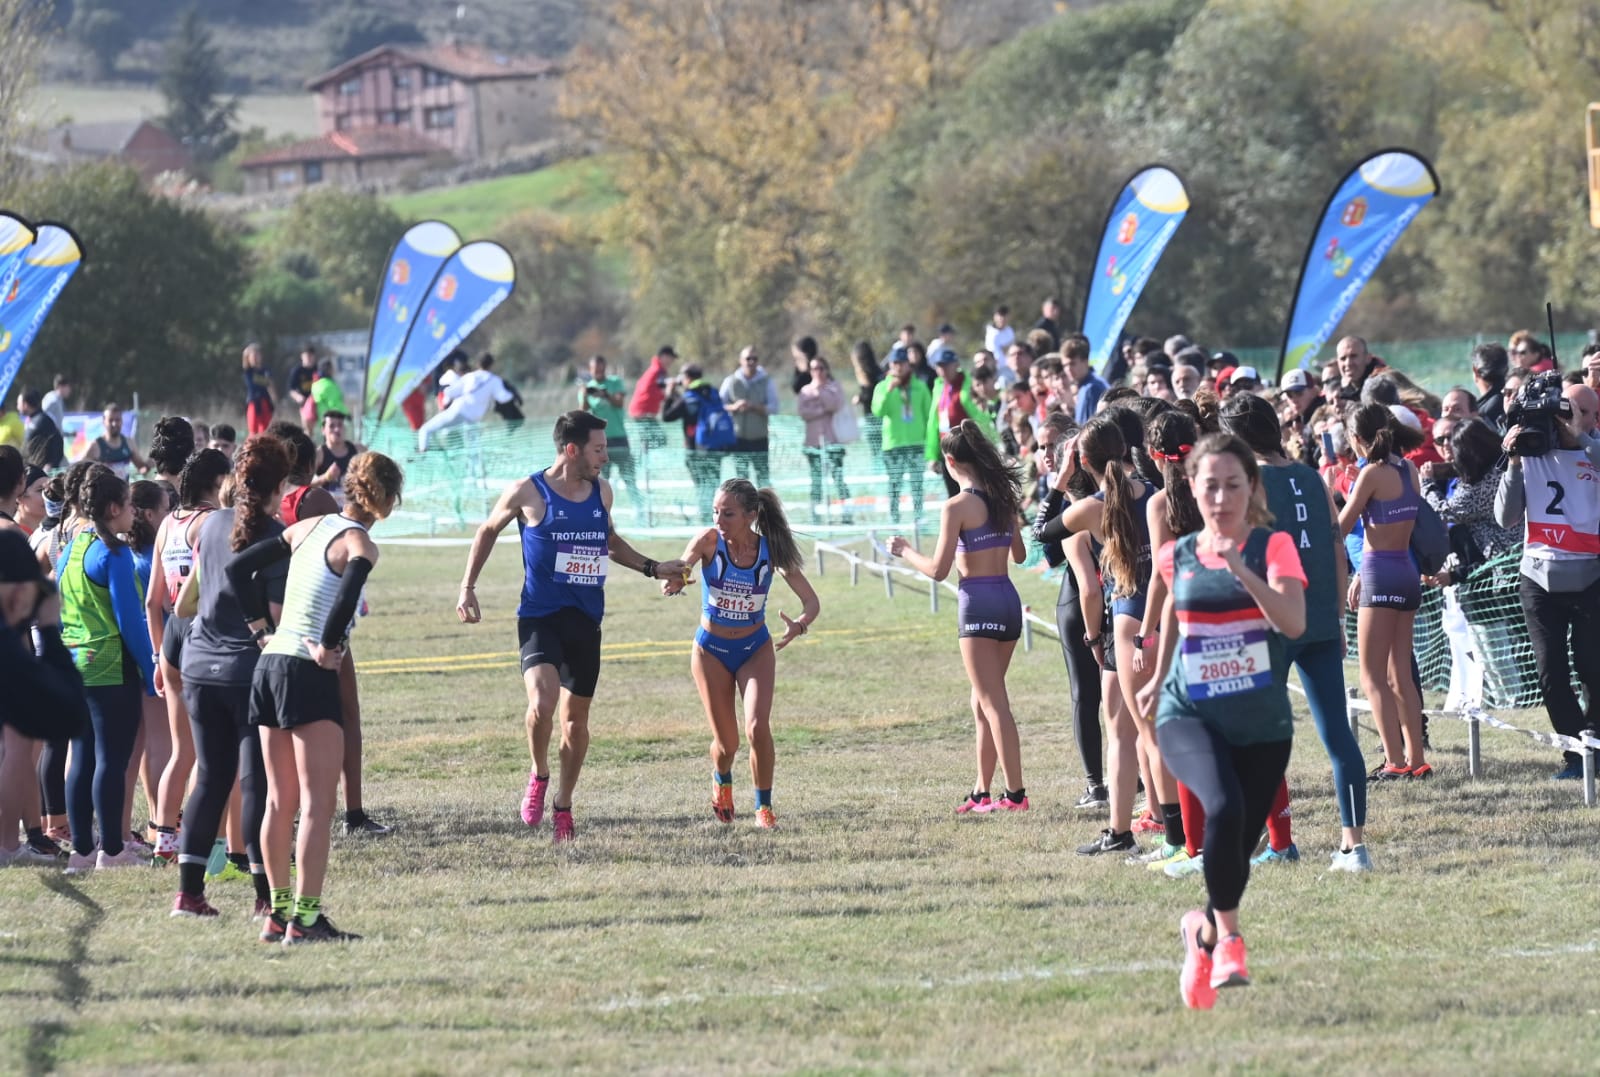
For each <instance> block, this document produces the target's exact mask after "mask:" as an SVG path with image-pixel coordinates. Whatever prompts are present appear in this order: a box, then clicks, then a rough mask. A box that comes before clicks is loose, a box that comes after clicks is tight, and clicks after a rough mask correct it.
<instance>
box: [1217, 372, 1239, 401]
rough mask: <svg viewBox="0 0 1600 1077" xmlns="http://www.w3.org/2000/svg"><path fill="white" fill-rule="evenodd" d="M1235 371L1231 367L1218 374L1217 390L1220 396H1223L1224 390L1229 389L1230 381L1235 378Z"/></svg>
mask: <svg viewBox="0 0 1600 1077" xmlns="http://www.w3.org/2000/svg"><path fill="white" fill-rule="evenodd" d="M1234 369H1235V368H1234V367H1231V366H1230V367H1223V368H1222V371H1221V372H1220V373H1218V374H1217V380H1216V389H1217V394H1218V395H1219V396H1220V395H1221V394H1222V390H1223V389H1225V388H1227V385H1228V381H1229V380H1230V379H1231V378H1232V377H1233V372H1234Z"/></svg>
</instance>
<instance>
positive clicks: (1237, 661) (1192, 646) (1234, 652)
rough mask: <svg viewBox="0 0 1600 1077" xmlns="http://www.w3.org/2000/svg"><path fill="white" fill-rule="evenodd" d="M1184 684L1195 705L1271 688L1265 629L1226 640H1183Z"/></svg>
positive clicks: (1232, 636)
mask: <svg viewBox="0 0 1600 1077" xmlns="http://www.w3.org/2000/svg"><path fill="white" fill-rule="evenodd" d="M1183 680H1184V683H1185V684H1187V685H1188V688H1189V698H1190V699H1192V700H1194V701H1195V702H1196V703H1203V702H1205V701H1206V700H1210V699H1217V698H1220V697H1222V696H1231V695H1237V694H1238V693H1240V692H1253V691H1255V690H1257V689H1259V688H1266V687H1268V686H1269V685H1271V684H1272V655H1271V653H1270V652H1269V651H1268V650H1267V633H1266V630H1265V629H1259V628H1257V629H1252V630H1250V631H1246V632H1233V633H1229V634H1228V635H1225V636H1185V637H1184V639H1183Z"/></svg>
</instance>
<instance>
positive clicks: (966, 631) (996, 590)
mask: <svg viewBox="0 0 1600 1077" xmlns="http://www.w3.org/2000/svg"><path fill="white" fill-rule="evenodd" d="M957 593H958V595H959V606H960V610H961V621H960V624H961V632H960V633H959V634H960V635H961V636H962V637H966V636H977V637H980V638H982V639H997V640H1000V641H1001V642H1010V641H1012V640H1016V639H1020V638H1021V637H1022V599H1021V598H1019V597H1018V596H1017V589H1016V588H1015V587H1013V586H1012V585H1011V577H1009V576H963V577H962V578H961V583H960V585H959V586H958V587H957Z"/></svg>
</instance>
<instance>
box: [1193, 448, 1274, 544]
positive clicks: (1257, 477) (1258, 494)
mask: <svg viewBox="0 0 1600 1077" xmlns="http://www.w3.org/2000/svg"><path fill="white" fill-rule="evenodd" d="M1217 455H1225V456H1231V457H1233V458H1234V459H1235V460H1238V461H1239V466H1240V467H1242V468H1243V469H1244V475H1245V478H1247V479H1249V480H1250V510H1249V512H1248V513H1246V515H1245V520H1246V522H1247V523H1249V525H1250V526H1251V527H1271V526H1272V513H1271V512H1269V511H1268V510H1267V497H1266V494H1265V492H1264V491H1263V489H1262V486H1261V465H1260V464H1258V463H1256V454H1255V452H1254V451H1252V450H1251V448H1250V446H1248V445H1246V444H1245V443H1244V441H1243V440H1241V439H1240V438H1237V437H1234V436H1233V435H1232V434H1207V435H1206V436H1205V437H1203V438H1201V439H1200V444H1198V445H1196V446H1195V447H1194V452H1192V453H1190V454H1189V462H1188V463H1187V464H1186V465H1184V470H1185V471H1186V472H1187V473H1188V475H1189V478H1190V479H1193V478H1194V477H1195V476H1196V475H1197V474H1199V472H1200V461H1202V460H1204V459H1205V458H1206V457H1208V456H1217Z"/></svg>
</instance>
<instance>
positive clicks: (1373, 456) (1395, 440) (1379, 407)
mask: <svg viewBox="0 0 1600 1077" xmlns="http://www.w3.org/2000/svg"><path fill="white" fill-rule="evenodd" d="M1349 428H1350V433H1351V435H1352V440H1354V439H1355V438H1359V439H1360V440H1361V442H1362V444H1364V445H1366V446H1367V463H1368V464H1387V463H1388V462H1389V460H1390V458H1392V457H1395V456H1403V455H1404V454H1406V453H1408V452H1410V451H1411V450H1413V449H1416V448H1418V447H1420V446H1421V445H1422V442H1423V437H1422V435H1421V434H1420V433H1419V432H1417V431H1415V430H1412V429H1411V428H1410V427H1409V426H1401V425H1400V422H1399V420H1397V419H1396V418H1395V417H1394V412H1392V411H1390V410H1389V409H1388V407H1386V406H1385V405H1383V404H1366V405H1363V406H1362V407H1360V408H1357V409H1356V412H1355V414H1353V415H1351V416H1350V422H1349Z"/></svg>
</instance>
